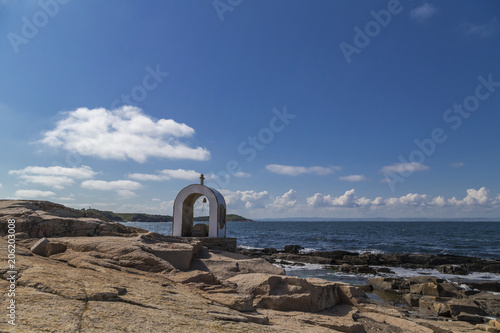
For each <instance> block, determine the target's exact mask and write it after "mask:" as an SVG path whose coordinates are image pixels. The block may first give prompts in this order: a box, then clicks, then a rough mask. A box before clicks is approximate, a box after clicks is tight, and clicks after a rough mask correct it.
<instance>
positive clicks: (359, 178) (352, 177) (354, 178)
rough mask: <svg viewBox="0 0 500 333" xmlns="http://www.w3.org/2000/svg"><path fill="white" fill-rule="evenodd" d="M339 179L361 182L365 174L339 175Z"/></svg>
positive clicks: (364, 178)
mask: <svg viewBox="0 0 500 333" xmlns="http://www.w3.org/2000/svg"><path fill="white" fill-rule="evenodd" d="M339 179H340V180H345V181H347V182H362V181H365V180H367V179H366V177H365V175H350V176H343V177H339Z"/></svg>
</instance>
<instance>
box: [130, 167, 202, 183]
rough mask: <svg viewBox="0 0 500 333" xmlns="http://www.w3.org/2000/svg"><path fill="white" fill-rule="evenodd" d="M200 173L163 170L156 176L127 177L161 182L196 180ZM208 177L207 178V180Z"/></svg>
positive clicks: (135, 175) (132, 175)
mask: <svg viewBox="0 0 500 333" xmlns="http://www.w3.org/2000/svg"><path fill="white" fill-rule="evenodd" d="M200 175H201V173H199V172H196V171H194V170H184V169H177V170H173V169H165V170H161V171H158V173H157V174H146V173H131V174H129V175H128V177H129V178H131V179H135V180H144V181H147V180H151V181H162V180H170V179H184V180H197V179H199V178H200ZM208 178H209V177H208V176H207V179H208Z"/></svg>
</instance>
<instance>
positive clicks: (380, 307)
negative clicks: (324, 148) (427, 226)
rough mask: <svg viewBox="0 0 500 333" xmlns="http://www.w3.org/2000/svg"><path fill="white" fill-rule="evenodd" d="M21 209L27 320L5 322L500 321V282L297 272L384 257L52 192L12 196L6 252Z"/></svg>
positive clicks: (468, 325) (20, 292) (401, 325)
mask: <svg viewBox="0 0 500 333" xmlns="http://www.w3.org/2000/svg"><path fill="white" fill-rule="evenodd" d="M9 220H15V233H14V235H15V241H16V243H15V245H16V247H15V256H16V262H15V266H16V267H15V270H16V272H15V274H14V275H15V284H14V287H15V314H16V316H15V323H16V325H15V326H13V325H11V324H9V323H8V322H7V321H4V320H2V321H0V331H2V332H13V331H16V332H34V331H36V332H122V331H123V332H198V331H204V332H353V333H363V332H368V333H372V332H429V333H430V332H485V331H487V332H496V331H497V329H500V321H499V320H498V319H494V318H493V317H499V316H500V314H499V313H498V311H499V309H500V300H499V299H498V295H494V294H493V293H491V292H485V291H483V292H480V291H475V290H462V289H460V286H458V285H455V284H452V283H448V282H447V281H444V280H440V279H437V278H433V277H429V276H426V277H422V278H421V279H413V280H412V279H403V278H401V279H399V278H390V277H382V276H376V275H374V276H373V279H371V280H369V284H368V285H366V286H354V285H350V284H347V283H342V282H331V281H326V280H322V279H312V278H309V279H303V278H298V277H293V276H286V275H285V271H284V270H283V268H281V267H278V266H277V265H275V264H276V263H277V262H278V261H289V262H292V261H295V262H298V263H300V262H302V263H303V262H306V261H305V260H309V262H313V261H320V260H324V262H322V264H325V265H333V262H334V261H335V265H338V267H341V268H342V267H344V268H345V269H347V268H348V267H349V266H348V265H351V266H352V267H355V269H356V270H359V269H358V268H356V267H365V266H366V267H371V266H370V265H373V264H372V263H371V261H373V260H374V259H373V258H378V260H379V262H378V263H377V264H376V265H378V266H381V265H380V260H381V257H368V258H365V257H366V256H363V255H353V254H350V253H333V252H332V253H330V254H327V253H323V254H322V255H318V253H315V254H307V255H301V254H300V253H299V249H298V248H295V249H294V248H292V247H289V248H287V251H288V252H279V251H276V250H271V249H269V250H266V251H264V252H265V253H264V252H263V253H257V252H253V253H235V252H229V251H223V250H215V249H208V248H207V247H205V246H204V245H203V240H202V239H196V238H191V239H183V238H179V237H172V236H165V235H160V234H155V233H150V232H147V231H145V230H142V229H139V228H131V227H126V226H123V225H121V224H118V223H112V222H106V221H103V220H100V219H97V218H95V217H89V216H82V212H81V211H75V210H72V209H69V208H67V207H64V206H61V205H57V204H54V203H50V202H43V201H9V200H0V236H1V237H0V253H5V254H7V253H8V252H7V247H8V245H9V243H8V240H9V239H13V237H9V236H8V234H9V229H8V228H9V227H8V221H9ZM240 252H242V251H240ZM271 252H272V253H271ZM341 255H342V258H340V256H341ZM349 256H351V257H352V259H351V257H349ZM320 258H321V259H320ZM348 259H349V260H348ZM341 260H342V261H343V262H341ZM356 260H357V261H356ZM409 260H410V259H409ZM411 260H413V259H411ZM432 260H434V258H432ZM5 261H6V260H5ZM271 262H274V263H275V264H273V263H271ZM433 262H436V260H434V261H433ZM404 264H405V265H406V264H407V263H404ZM411 264H414V263H411ZM425 264H428V262H426V263H425ZM462 264H464V265H465V264H472V263H469V262H464V263H462ZM476 264H477V265H478V266H477V267H483V266H484V265H485V264H484V263H481V262H477V263H476ZM441 265H448V263H446V262H445V263H441ZM449 265H455V264H451V263H450V264H449ZM481 265H483V266H481ZM494 266H495V265H493V266H492V267H494ZM452 267H455V266H452ZM467 267H468V268H467V269H468V270H469V269H470V267H476V266H467ZM484 267H485V266H484ZM349 269H350V268H349ZM11 275H12V273H11V272H10V270H9V268H8V267H6V266H5V265H2V266H0V278H1V279H0V288H2V289H1V290H2V291H1V293H2V304H3V305H6V304H7V303H4V302H5V301H6V300H8V299H13V298H12V297H11V296H8V295H7V294H8V291H9V288H12V283H11V280H8V278H10V276H11ZM9 286H10V287H9ZM371 288H373V289H374V290H376V291H377V292H379V293H380V295H387V297H393V299H394V302H393V303H392V304H394V305H391V304H388V303H389V302H386V303H381V302H375V301H373V300H371V299H370V298H369V297H368V296H367V294H366V293H365V291H371V290H369V289H371ZM494 296H497V297H494ZM404 302H406V303H404ZM407 303H409V304H407ZM3 305H2V306H3ZM4 308H5V307H4ZM5 314H7V313H5ZM4 318H7V317H6V316H4Z"/></svg>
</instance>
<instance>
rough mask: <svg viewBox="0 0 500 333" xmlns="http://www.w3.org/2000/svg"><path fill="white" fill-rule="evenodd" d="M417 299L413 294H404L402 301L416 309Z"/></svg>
mask: <svg viewBox="0 0 500 333" xmlns="http://www.w3.org/2000/svg"><path fill="white" fill-rule="evenodd" d="M419 299H420V298H419V297H418V296H417V295H413V294H404V295H403V300H404V301H405V302H406V304H408V305H409V306H411V307H414V308H418V306H419Z"/></svg>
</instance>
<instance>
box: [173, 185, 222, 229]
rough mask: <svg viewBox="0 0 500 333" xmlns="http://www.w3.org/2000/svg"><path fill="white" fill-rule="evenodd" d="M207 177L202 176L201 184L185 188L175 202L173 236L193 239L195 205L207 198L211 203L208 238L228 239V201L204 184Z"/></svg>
mask: <svg viewBox="0 0 500 333" xmlns="http://www.w3.org/2000/svg"><path fill="white" fill-rule="evenodd" d="M204 179H205V177H204V176H203V175H201V177H200V184H192V185H189V186H187V187H185V188H183V189H182V190H181V191H180V192H179V194H177V197H176V198H175V201H174V223H173V227H172V229H173V230H172V235H174V236H179V237H191V236H192V234H193V211H194V203H195V202H196V200H198V198H199V197H201V196H205V198H207V199H208V202H209V210H210V213H209V214H210V215H209V220H208V228H209V230H208V237H214V238H225V237H226V201H225V200H224V197H223V196H222V194H220V193H219V192H218V191H217V190H214V189H213V188H210V187H208V186H205V185H204V184H203V181H204Z"/></svg>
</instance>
